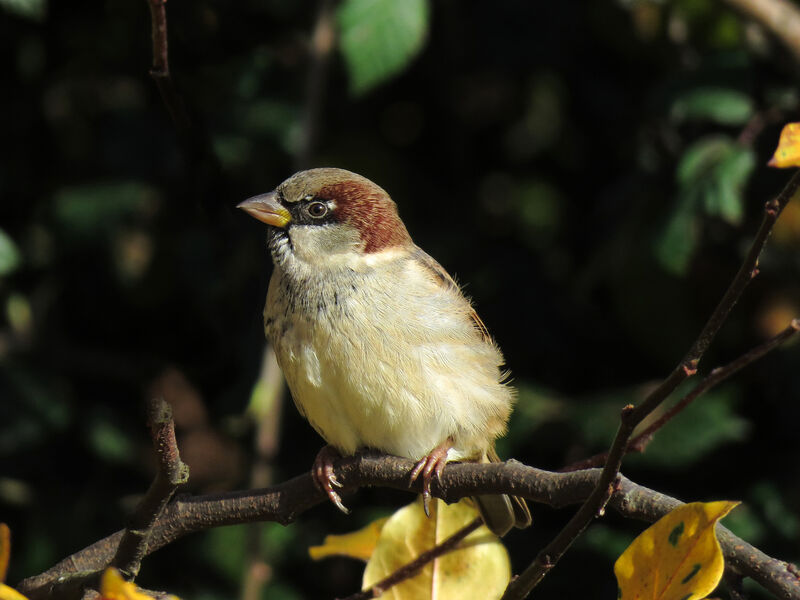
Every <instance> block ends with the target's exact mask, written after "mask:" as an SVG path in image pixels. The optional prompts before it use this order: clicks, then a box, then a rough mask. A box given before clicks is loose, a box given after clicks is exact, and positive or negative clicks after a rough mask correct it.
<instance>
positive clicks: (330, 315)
mask: <svg viewBox="0 0 800 600" xmlns="http://www.w3.org/2000/svg"><path fill="white" fill-rule="evenodd" d="M238 207H239V208H241V209H243V210H245V211H246V212H247V213H248V214H250V215H251V216H253V217H255V218H256V219H258V220H259V221H262V222H264V223H266V224H267V225H268V226H269V227H268V242H269V249H270V252H271V254H272V260H273V262H274V264H275V268H274V270H273V273H272V279H271V280H270V283H269V291H268V293H267V303H266V307H265V308H264V328H265V330H266V335H267V338H268V339H269V341H270V342H271V343H272V344H273V346H274V348H275V352H276V355H277V358H278V364H279V365H280V367H281V369H282V370H283V373H284V375H285V377H286V381H287V383H288V385H289V389H290V390H291V393H292V397H293V398H294V401H295V404H296V405H297V408H298V410H299V411H300V413H301V414H302V415H303V416H304V417H305V418H306V419H308V421H309V422H310V423H311V425H312V426H313V427H314V429H316V430H317V432H318V433H319V434H320V435H321V436H322V437H323V438H324V439H325V441H326V442H327V443H328V445H327V446H325V447H324V448H323V449H322V450H321V451H320V453H319V454H318V456H317V459H316V460H315V462H314V466H313V468H312V475H313V476H314V480H315V482H316V483H317V485H318V486H319V487H320V488H321V489H322V490H323V491H325V493H326V494H327V495H328V497H329V498H330V499H331V500H332V501H333V502H334V503H335V504H336V506H338V507H339V508H340V509H341V510H343V511H344V512H347V509H346V508H345V507H344V505H343V504H342V502H341V499H340V498H339V494H338V493H337V492H336V490H335V489H334V488H335V487H341V484H340V483H339V482H338V481H337V480H336V477H335V475H334V473H333V459H334V458H336V457H337V456H338V455H352V454H354V453H355V452H356V450H358V449H359V448H363V447H368V448H374V449H376V450H380V451H383V452H386V453H389V454H394V455H397V456H404V457H407V458H410V459H411V460H414V461H417V463H416V466H415V468H414V469H413V470H412V472H411V480H412V481H413V480H415V479H417V478H418V477H420V476H421V477H422V479H423V488H424V491H423V500H424V502H423V504H424V506H425V509H426V512H428V502H429V498H430V483H431V479H432V477H434V476H436V477H437V479H438V477H439V476H440V474H441V472H442V469H443V467H444V465H445V463H446V462H447V461H449V460H468V461H478V462H481V461H482V462H487V461H498V460H499V459H498V458H497V455H496V454H495V452H494V440H495V439H496V438H497V437H499V436H501V435H503V433H504V432H505V429H506V421H507V420H508V417H509V413H510V412H511V405H512V402H513V398H514V391H513V389H512V388H510V387H509V386H507V385H505V384H504V378H505V376H504V375H503V373H502V372H501V370H500V368H501V366H502V364H503V357H502V355H501V353H500V350H499V349H498V348H497V346H496V345H495V344H494V342H493V341H492V339H491V337H490V336H489V333H488V332H487V330H486V327H485V326H484V324H483V322H482V321H481V320H480V318H479V317H478V315H477V314H476V312H475V310H474V309H473V308H472V306H471V305H470V303H469V301H468V300H467V299H466V298H465V297H464V295H463V294H462V293H461V290H460V289H459V287H458V285H456V283H455V282H454V281H453V279H452V278H451V277H450V275H448V274H447V272H446V271H445V270H444V269H443V268H442V267H441V266H440V265H439V263H437V262H436V261H435V260H434V259H433V258H431V257H430V256H428V255H427V254H426V253H425V252H423V251H422V250H421V249H420V248H419V247H417V246H416V245H415V244H414V242H413V241H412V240H411V236H410V235H409V234H408V231H407V230H406V227H405V225H403V222H402V221H401V220H400V217H399V216H398V214H397V207H396V205H395V203H394V202H393V201H392V199H391V198H390V197H389V195H388V194H387V193H386V192H385V191H384V190H383V189H381V188H380V187H378V186H377V185H375V184H374V183H372V182H371V181H369V180H368V179H366V178H364V177H362V176H360V175H357V174H355V173H351V172H349V171H345V170H342V169H331V168H326V169H311V170H308V171H302V172H300V173H296V174H295V175H293V176H292V177H290V178H289V179H287V180H286V181H284V182H283V183H282V184H280V185H279V186H278V187H277V189H276V190H275V191H273V192H270V193H268V194H264V195H261V196H256V197H254V198H250V199H249V200H245V201H244V202H242V203H241V204H239V205H238ZM475 501H476V503H477V505H478V508H479V510H480V512H481V515H482V516H483V519H484V521H485V522H486V524H487V526H488V527H489V528H490V529H491V530H492V531H493V532H495V533H496V534H498V535H501V536H502V535H504V534H505V533H506V532H507V531H508V530H509V529H510V528H511V527H512V526H517V527H527V526H528V525H530V523H531V516H530V512H529V511H528V508H527V506H526V504H525V502H524V500H522V499H521V498H510V497H508V496H505V495H490V496H479V497H477V498H475Z"/></svg>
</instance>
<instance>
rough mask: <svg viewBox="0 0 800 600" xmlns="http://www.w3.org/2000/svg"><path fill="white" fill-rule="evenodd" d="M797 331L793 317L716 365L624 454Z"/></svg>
mask: <svg viewBox="0 0 800 600" xmlns="http://www.w3.org/2000/svg"><path fill="white" fill-rule="evenodd" d="M798 331H800V319H794V320H792V322H791V323H790V324H789V325H788V326H787V327H786V329H784V330H783V331H781V332H780V333H779V334H777V335H776V336H774V337H772V338H770V339H769V340H767V341H766V342H764V343H763V344H761V345H760V346H756V347H755V348H753V349H751V350H749V351H748V352H746V353H745V354H743V355H742V356H740V357H739V358H737V359H736V360H734V361H733V362H731V363H728V364H727V365H725V366H723V367H717V368H716V369H714V370H712V371H711V373H710V374H709V375H708V376H707V377H706V378H705V379H703V381H701V382H700V383H699V384H697V386H695V388H694V389H693V390H692V391H691V392H689V393H688V394H686V395H685V396H684V397H683V398H681V399H680V400H679V401H678V402H677V403H675V406H673V407H672V408H670V409H669V410H668V411H666V412H665V413H664V414H663V415H661V416H660V417H659V418H658V419H657V420H655V421H653V423H651V424H650V425H649V426H648V427H647V428H646V429H645V430H644V431H642V432H641V433H640V434H638V435H637V436H636V437H635V438H633V439H632V440H631V441H630V442H628V447H627V448H626V450H625V454H626V455H627V454H630V453H632V452H639V453H641V452H644V451H645V449H646V448H647V445H648V444H649V443H650V442H651V441H652V439H653V436H654V435H655V433H656V432H657V431H658V430H659V429H661V428H662V427H664V425H666V424H667V423H669V422H670V421H671V420H672V419H674V418H675V417H676V416H677V415H679V414H680V413H681V412H682V411H683V410H684V409H685V408H686V407H687V406H689V405H690V404H691V403H692V402H694V401H695V400H696V399H697V398H699V397H700V396H702V395H703V394H705V393H706V392H707V391H709V390H710V389H712V388H713V387H715V386H717V385H719V384H720V383H722V382H723V381H725V380H726V379H729V378H730V377H732V376H733V375H734V374H736V373H737V372H738V371H740V370H741V369H743V368H744V367H746V366H747V365H749V364H751V363H754V362H755V361H757V360H758V359H759V358H762V357H763V356H764V355H766V354H767V353H768V352H770V351H771V350H774V349H775V348H777V347H778V346H780V345H781V344H783V343H784V342H785V341H787V340H788V339H789V338H791V337H792V336H794V335H795V334H796V333H797V332H798ZM607 458H608V452H603V453H602V454H595V455H594V456H590V457H589V458H586V459H584V460H581V461H579V462H576V463H572V464H571V465H568V466H566V467H564V468H563V469H561V471H562V472H566V471H580V470H581V469H591V468H593V467H599V466H602V465H603V464H604V463H605V461H606V459H607Z"/></svg>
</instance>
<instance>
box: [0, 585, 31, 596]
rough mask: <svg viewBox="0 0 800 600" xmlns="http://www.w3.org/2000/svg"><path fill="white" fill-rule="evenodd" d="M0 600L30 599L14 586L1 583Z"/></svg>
mask: <svg viewBox="0 0 800 600" xmlns="http://www.w3.org/2000/svg"><path fill="white" fill-rule="evenodd" d="M0 600H28V599H27V598H26V597H25V596H23V595H22V594H20V593H19V592H18V591H17V590H15V589H14V588H12V587H8V586H7V585H6V584H4V583H0Z"/></svg>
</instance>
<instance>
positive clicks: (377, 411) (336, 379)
mask: <svg viewBox="0 0 800 600" xmlns="http://www.w3.org/2000/svg"><path fill="white" fill-rule="evenodd" d="M359 283H363V281H362V282H359ZM283 285H285V282H283V281H282V280H281V279H280V278H278V279H275V277H273V280H272V281H271V282H270V292H269V294H268V298H267V306H266V308H265V313H264V316H265V329H266V333H267V337H268V338H269V339H270V341H271V342H272V343H273V345H274V347H275V351H276V355H277V357H278V363H279V364H280V366H281V369H282V370H283V373H284V375H285V377H286V381H287V383H288V385H289V389H290V390H291V393H292V397H293V398H294V400H295V403H296V404H297V407H298V409H299V410H300V412H301V413H302V414H303V416H304V417H306V419H308V421H309V422H310V423H311V425H312V426H313V427H314V428H315V429H316V430H317V432H319V433H320V435H322V437H323V438H324V439H325V440H326V441H327V442H328V443H329V444H330V445H332V446H334V447H335V448H337V449H338V450H339V451H340V452H341V453H342V454H345V455H347V454H352V453H354V452H355V451H356V450H358V449H359V448H362V447H369V448H374V449H377V450H381V451H383V452H387V453H390V454H395V455H398V456H405V457H408V458H411V459H413V460H418V459H420V458H422V457H424V456H425V455H427V454H428V453H429V452H430V451H431V450H432V449H434V448H435V447H436V446H438V445H439V444H441V443H443V442H445V441H446V440H447V439H448V438H451V439H452V440H453V448H452V450H451V451H450V452H449V453H448V459H449V460H459V459H465V458H475V457H480V456H482V455H483V454H484V453H485V452H486V451H487V450H488V448H489V447H491V445H492V444H493V442H494V440H495V439H496V438H497V437H498V436H500V435H502V434H503V433H504V430H505V423H506V421H507V419H508V415H509V412H510V409H511V402H512V393H513V392H512V390H511V389H510V388H508V387H506V386H505V385H502V384H501V383H500V382H499V381H498V380H499V365H500V363H501V362H502V357H501V356H500V353H499V351H498V350H497V349H496V348H495V347H494V346H493V345H492V344H489V343H485V342H484V341H483V340H482V339H481V338H480V336H479V335H478V334H477V333H476V332H475V330H474V328H473V325H472V323H471V322H470V321H469V319H468V317H466V316H464V315H462V314H461V313H459V312H458V311H457V310H444V311H440V312H438V313H437V310H438V306H439V304H441V303H440V302H439V303H433V302H431V303H430V304H428V305H426V304H425V301H426V299H425V297H420V296H419V295H416V296H414V297H403V294H407V293H408V292H407V291H406V290H408V289H409V287H410V286H408V285H399V284H398V285H397V286H396V287H395V288H394V289H392V290H388V291H382V293H381V294H380V295H379V294H378V292H376V291H374V290H369V289H366V290H365V289H364V287H365V286H362V285H353V286H352V289H351V288H349V287H348V288H347V289H346V290H345V291H346V292H347V293H346V294H345V293H344V292H343V291H342V287H341V286H339V287H337V288H335V289H334V288H330V289H322V291H321V292H318V293H317V294H316V295H315V296H313V297H309V295H308V294H304V295H302V296H300V295H298V296H294V297H291V296H290V299H289V300H287V299H286V294H281V293H279V289H282V288H281V286H283ZM376 296H379V297H380V301H376ZM437 300H441V299H437ZM453 301H454V302H464V303H465V301H464V300H463V298H460V297H454V300H453ZM408 306H414V307H416V309H417V310H416V311H414V313H413V314H408V310H407V309H406V307H408ZM465 306H467V307H468V305H466V304H465Z"/></svg>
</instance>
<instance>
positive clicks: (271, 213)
mask: <svg viewBox="0 0 800 600" xmlns="http://www.w3.org/2000/svg"><path fill="white" fill-rule="evenodd" d="M236 208H241V209H242V210H243V211H245V212H246V213H247V214H248V215H250V216H251V217H253V218H254V219H258V220H259V221H261V222H262V223H266V224H267V225H272V226H273V227H286V226H287V225H288V224H289V223H291V221H292V215H290V214H289V211H288V210H286V209H285V208H284V207H283V205H281V203H280V202H279V201H278V195H277V194H276V193H275V192H270V193H268V194H261V195H260V196H253V197H252V198H248V199H247V200H245V201H244V202H240V203H239V204H237V205H236Z"/></svg>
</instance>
